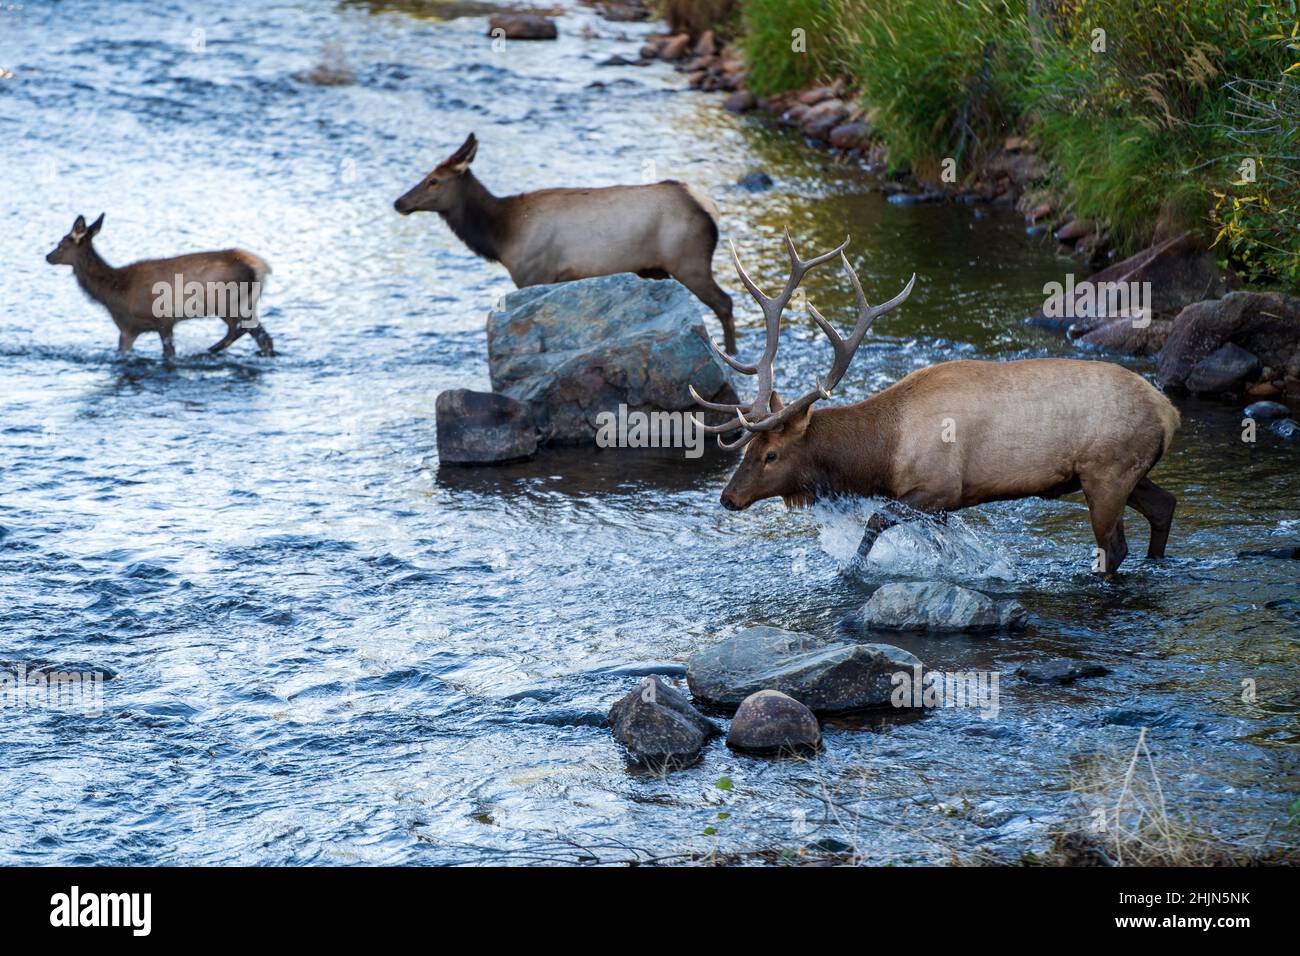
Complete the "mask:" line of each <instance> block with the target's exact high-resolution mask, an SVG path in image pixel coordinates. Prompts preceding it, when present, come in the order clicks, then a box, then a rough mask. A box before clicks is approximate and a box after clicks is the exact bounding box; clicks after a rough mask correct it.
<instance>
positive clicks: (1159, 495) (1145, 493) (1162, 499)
mask: <svg viewBox="0 0 1300 956" xmlns="http://www.w3.org/2000/svg"><path fill="white" fill-rule="evenodd" d="M1177 505H1178V499H1177V498H1175V497H1174V496H1173V495H1171V494H1170V493H1169V492H1167V491H1165V490H1164V489H1163V488H1161V487H1160V486H1159V485H1157V484H1156V483H1155V482H1154V481H1152V480H1151V479H1150V478H1143V479H1142V480H1141V481H1139V482H1138V483H1137V486H1136V487H1135V488H1134V489H1133V491H1132V493H1131V494H1130V495H1129V496H1128V506H1129V507H1130V508H1132V509H1133V510H1135V511H1137V512H1138V513H1139V514H1141V515H1142V517H1144V518H1146V519H1147V522H1148V523H1149V524H1150V525H1151V543H1150V544H1149V545H1147V557H1148V558H1163V557H1164V556H1165V543H1166V542H1167V541H1168V540H1169V528H1170V526H1171V525H1172V524H1173V523H1174V508H1175V507H1177Z"/></svg>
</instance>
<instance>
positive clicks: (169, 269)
mask: <svg viewBox="0 0 1300 956" xmlns="http://www.w3.org/2000/svg"><path fill="white" fill-rule="evenodd" d="M103 225H104V216H103V214H102V213H101V214H100V216H99V218H98V219H96V220H95V221H94V222H92V223H91V224H90V225H89V226H87V225H86V219H85V217H84V216H78V217H77V220H76V222H74V223H73V224H72V231H71V232H69V233H68V234H67V235H66V236H64V237H63V238H62V239H61V240H60V241H59V244H58V245H57V246H55V247H54V249H53V250H51V252H50V254H49V255H47V256H46V257H45V261H46V262H48V263H50V265H69V266H72V272H73V274H74V275H75V276H76V277H77V284H78V285H80V286H81V289H82V291H83V292H85V293H86V295H88V296H89V297H90V298H91V299H93V300H94V301H96V302H98V303H99V304H100V305H102V306H103V307H104V308H105V309H107V310H108V314H109V315H110V316H112V317H113V322H114V324H116V325H117V331H118V337H117V350H118V351H119V352H130V351H131V348H132V346H133V345H134V344H135V340H136V338H137V337H138V336H139V335H141V334H142V333H144V332H157V333H158V336H159V338H161V339H162V346H163V357H164V358H171V357H172V356H174V355H175V354H176V346H175V345H174V344H173V342H172V330H173V328H175V326H176V323H177V322H180V321H183V320H184V319H194V318H204V317H207V316H216V317H218V318H220V319H222V320H223V321H224V322H225V323H226V334H225V336H224V337H223V338H222V339H221V341H219V342H217V343H216V344H214V345H213V346H212V347H211V348H209V349H208V351H209V352H220V351H221V350H222V349H225V348H226V347H227V346H229V345H230V344H231V343H233V342H234V341H236V340H237V339H238V338H239V337H240V336H242V335H243V334H244V333H245V332H248V333H250V334H251V335H252V336H253V338H254V340H256V342H257V345H258V354H259V355H274V354H275V351H274V349H273V348H272V343H271V336H270V335H268V334H267V332H266V329H264V328H262V325H261V323H260V322H259V321H258V318H257V300H258V299H259V298H260V297H261V294H262V282H263V280H264V279H265V278H266V275H267V273H269V272H270V271H271V267H270V266H268V265H267V264H266V262H265V261H263V260H262V259H261V258H260V257H258V256H255V255H253V254H252V253H251V252H246V251H245V250H243V249H225V250H222V251H221V252H195V253H191V254H190V255H185V256H175V257H174V258H171V259H144V260H142V261H140V262H134V263H132V264H131V265H129V266H122V267H121V268H120V269H115V268H113V267H112V266H110V265H109V264H108V263H107V262H105V261H104V260H103V259H102V258H100V255H99V253H98V252H96V251H95V246H94V241H93V240H94V238H95V236H96V235H98V234H99V230H100V227H101V226H103Z"/></svg>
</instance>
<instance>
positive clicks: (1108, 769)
mask: <svg viewBox="0 0 1300 956" xmlns="http://www.w3.org/2000/svg"><path fill="white" fill-rule="evenodd" d="M1146 736H1147V731H1146V728H1145V727H1144V728H1142V730H1141V731H1140V732H1139V734H1138V739H1137V744H1136V745H1135V746H1134V747H1133V753H1132V754H1131V755H1127V757H1107V758H1103V759H1100V760H1097V761H1095V762H1094V763H1093V764H1092V765H1091V766H1089V767H1088V768H1087V769H1086V771H1085V772H1084V773H1083V774H1082V775H1081V776H1080V777H1079V778H1078V779H1077V780H1076V781H1075V784H1074V786H1073V787H1072V788H1071V790H1072V792H1073V793H1074V794H1075V795H1076V796H1077V797H1078V799H1079V803H1080V806H1081V809H1082V813H1081V815H1080V817H1079V818H1078V819H1077V820H1075V821H1074V822H1073V824H1072V825H1071V826H1070V827H1068V828H1067V829H1065V830H1063V831H1060V832H1058V833H1056V834H1054V845H1053V848H1052V850H1051V852H1050V853H1048V854H1047V856H1046V857H1045V858H1043V859H1042V860H1041V861H1035V862H1042V863H1046V864H1048V865H1054V866H1258V865H1286V864H1296V863H1300V852H1298V851H1297V848H1296V846H1295V843H1294V841H1293V840H1275V839H1273V833H1272V828H1271V827H1270V828H1269V831H1268V832H1266V833H1264V834H1263V835H1262V836H1261V837H1260V838H1258V839H1256V840H1254V841H1252V842H1250V843H1241V844H1236V843H1230V842H1228V841H1227V840H1226V839H1224V838H1223V837H1222V836H1220V835H1218V834H1216V833H1214V832H1212V831H1210V830H1208V829H1206V828H1204V827H1202V826H1201V825H1199V824H1198V822H1197V820H1196V818H1195V817H1194V816H1183V815H1181V814H1178V813H1176V812H1174V811H1172V810H1171V808H1170V806H1169V803H1168V801H1167V800H1166V797H1165V792H1164V788H1163V787H1162V786H1161V783H1160V775H1159V773H1157V771H1156V765H1155V761H1154V760H1153V759H1152V757H1151V750H1150V748H1149V747H1148V746H1147V742H1146Z"/></svg>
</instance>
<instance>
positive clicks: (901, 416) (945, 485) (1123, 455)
mask: <svg viewBox="0 0 1300 956" xmlns="http://www.w3.org/2000/svg"><path fill="white" fill-rule="evenodd" d="M785 241H786V247H787V249H788V251H789V253H790V262H791V272H790V278H789V279H788V280H787V282H786V284H785V288H784V289H782V290H781V292H780V294H779V295H777V296H775V297H769V296H766V295H764V294H763V293H762V292H761V291H760V290H759V289H758V287H757V286H756V285H755V284H754V282H753V281H752V280H751V279H750V278H749V276H748V275H747V274H746V273H745V270H744V268H743V267H742V266H741V264H740V259H739V257H737V256H736V252H735V248H734V246H733V248H732V257H733V258H734V259H735V264H736V273H737V274H738V275H739V276H740V281H741V282H742V283H743V284H744V286H745V288H746V289H748V290H749V293H750V294H751V295H752V296H753V297H754V298H755V299H756V300H757V301H758V304H759V305H760V306H761V308H762V310H763V316H764V318H765V319H766V322H767V345H766V347H765V348H764V350H763V354H762V357H761V358H760V359H759V360H758V362H757V364H755V365H746V364H744V363H742V362H739V361H736V360H735V359H732V358H730V357H729V356H727V355H724V354H722V353H721V352H720V351H719V350H718V347H717V345H716V344H714V345H713V349H714V351H715V352H717V353H718V355H719V356H720V357H721V358H722V359H723V361H725V362H727V363H728V364H729V365H730V366H731V367H732V368H734V369H736V370H737V371H739V372H743V373H745V374H748V375H755V376H757V379H758V393H757V395H756V397H755V398H754V401H753V402H751V403H750V404H749V405H747V406H746V405H719V404H716V403H713V402H706V401H703V400H702V399H701V398H700V396H699V395H698V394H696V393H695V390H694V389H691V395H692V397H693V398H694V399H695V400H696V402H698V403H699V404H701V405H703V406H704V407H705V408H709V409H713V410H715V411H723V412H727V413H729V414H731V415H733V416H734V418H733V419H732V420H731V421H729V422H727V423H726V424H723V425H717V426H710V427H708V428H706V429H705V431H707V432H709V433H712V434H716V435H718V443H719V444H720V445H722V446H723V447H724V448H741V447H744V446H748V447H747V448H746V451H745V457H744V459H743V460H742V461H741V463H740V466H739V467H738V468H737V469H736V472H735V474H734V475H732V477H731V480H730V481H729V482H728V483H727V487H726V489H725V490H724V491H723V492H722V504H723V505H724V506H726V507H727V508H729V509H731V510H735V511H739V510H742V509H744V508H748V507H749V506H750V505H752V504H753V503H754V502H755V501H759V500H761V499H763V498H772V497H776V496H780V497H781V498H783V499H784V500H785V503H786V506H787V507H799V506H806V505H809V504H811V503H812V502H813V501H815V500H816V499H817V498H818V497H819V496H821V495H862V496H864V497H871V496H877V495H878V496H882V497H885V498H887V499H890V500H891V501H894V502H900V503H902V504H904V505H906V506H908V507H909V508H912V509H916V510H918V511H921V512H929V513H932V514H938V515H943V514H945V513H946V512H949V511H956V510H958V509H959V508H968V507H970V506H971V505H978V504H982V503H984V502H986V501H1006V500H1012V499H1019V498H1030V497H1038V498H1057V497H1059V496H1061V495H1064V494H1068V493H1069V492H1072V491H1079V490H1080V489H1082V490H1083V493H1084V495H1085V496H1086V498H1087V501H1088V511H1089V513H1090V515H1091V518H1092V531H1093V535H1094V536H1095V537H1096V539H1097V546H1098V548H1097V560H1096V561H1095V562H1094V565H1093V569H1094V571H1096V572H1098V573H1102V574H1106V575H1107V576H1108V577H1110V576H1113V575H1114V574H1115V572H1116V571H1117V570H1118V569H1119V566H1120V563H1121V562H1122V561H1123V560H1124V557H1125V555H1127V554H1128V548H1127V546H1126V544H1125V541H1124V521H1123V513H1124V506H1125V505H1128V506H1129V507H1132V508H1134V509H1135V510H1137V511H1138V512H1139V513H1140V514H1141V515H1142V516H1143V517H1144V518H1146V519H1147V521H1148V522H1149V523H1150V525H1151V539H1150V545H1149V547H1148V549H1147V557H1149V558H1161V557H1164V553H1165V542H1166V540H1167V539H1168V537H1169V527H1170V523H1171V521H1172V519H1173V513H1174V505H1175V503H1176V501H1175V498H1174V496H1173V495H1171V494H1170V493H1169V492H1167V491H1165V490H1164V489H1163V488H1160V487H1159V486H1157V485H1156V484H1155V483H1154V482H1152V481H1151V479H1150V478H1148V477H1147V472H1149V471H1150V470H1151V469H1152V467H1153V466H1154V465H1155V464H1156V462H1158V461H1159V460H1160V458H1161V456H1162V455H1164V453H1165V452H1166V451H1168V449H1169V445H1170V442H1172V441H1173V437H1174V432H1175V431H1176V430H1177V428H1178V425H1179V418H1178V412H1177V410H1176V409H1175V408H1174V407H1173V405H1172V404H1170V402H1169V400H1168V399H1167V398H1165V397H1164V396H1163V395H1162V394H1160V393H1159V392H1158V391H1156V390H1155V389H1154V388H1153V387H1152V386H1151V385H1150V384H1148V383H1147V382H1146V381H1145V380H1144V379H1142V378H1141V377H1140V376H1138V375H1135V374H1134V373H1132V372H1130V371H1128V370H1127V369H1124V368H1121V367H1120V366H1118V365H1113V364H1111V363H1109V362H1088V361H1077V360H1073V359H1025V360H1021V361H1014V362H976V361H958V362H944V363H943V364H941V365H933V366H930V367H929V368H923V369H918V370H917V371H915V372H912V373H911V374H910V375H908V376H906V377H905V378H903V379H902V380H901V381H899V382H897V383H896V384H894V385H892V386H890V387H889V388H887V389H885V390H884V391H883V392H880V393H878V394H876V395H873V396H871V397H870V398H868V399H866V400H865V401H862V402H857V403H856V404H853V405H840V406H834V407H826V408H814V407H813V405H814V404H815V403H816V402H817V401H819V400H821V399H826V398H830V396H831V390H832V389H834V388H835V386H836V385H837V384H839V381H840V379H841V378H842V377H843V376H844V373H845V371H846V370H847V369H848V367H849V362H850V361H851V360H852V358H853V354H854V352H855V351H856V350H857V348H858V346H859V345H861V344H862V338H863V336H865V335H866V333H867V329H869V328H870V327H871V323H872V322H873V321H875V319H876V317H877V316H879V315H882V314H883V313H885V312H888V311H890V310H891V309H893V308H895V307H896V306H898V305H899V304H900V303H901V302H903V300H905V299H906V298H907V297H908V295H909V294H910V293H911V291H912V286H913V283H915V281H916V276H912V279H911V280H910V281H909V282H908V283H907V286H906V288H904V289H903V291H902V292H900V293H899V294H898V295H897V296H895V297H894V298H892V299H890V300H889V301H888V302H886V303H884V304H883V305H877V306H871V305H868V303H867V300H866V297H865V296H864V295H863V292H862V286H861V284H860V283H859V282H858V277H857V275H856V274H855V273H854V271H853V268H852V267H851V266H850V265H849V261H848V259H847V257H845V255H844V248H845V246H847V245H848V240H847V239H846V240H845V241H844V245H841V246H840V247H839V248H838V249H834V250H832V251H831V252H828V253H826V254H825V255H822V256H817V257H816V258H813V259H800V258H799V256H798V254H797V253H796V252H795V248H794V244H793V243H792V242H791V241H790V236H789V234H788V233H787V234H786V237H785ZM835 256H839V258H840V261H841V262H842V263H843V266H844V268H845V269H846V270H847V271H848V274H849V279H850V281H851V282H852V284H853V290H854V292H855V293H856V294H857V301H858V317H857V323H856V325H855V326H854V328H853V332H852V334H850V335H849V337H848V338H847V339H844V338H841V337H840V335H839V333H838V332H837V331H836V330H835V329H834V327H832V326H831V324H830V323H829V322H827V321H826V319H825V318H823V317H822V315H821V314H820V313H819V312H818V311H817V310H816V309H814V308H812V306H809V312H810V313H811V314H812V317H813V320H814V321H815V322H816V323H817V325H818V326H820V327H821V329H822V331H823V332H825V333H826V335H827V337H828V338H829V339H830V341H831V347H832V349H833V350H834V359H833V361H832V363H831V368H830V373H829V374H828V375H827V377H826V379H825V380H824V381H818V382H817V383H816V384H815V385H814V387H813V388H812V389H811V390H810V391H808V392H807V393H806V394H804V395H801V396H800V397H799V398H798V399H796V400H794V401H792V402H790V403H789V404H782V402H781V400H780V398H779V397H778V395H777V393H776V391H775V390H774V388H773V372H772V365H773V361H774V359H775V358H776V350H777V346H778V344H779V341H780V334H781V329H780V324H781V313H782V310H783V309H785V307H786V305H787V304H788V303H789V301H790V297H791V296H792V295H793V294H794V291H795V289H796V288H797V287H798V285H799V283H800V281H801V280H802V279H803V277H804V275H805V274H806V273H807V272H808V270H809V269H811V268H813V267H814V266H817V265H819V264H821V263H823V262H826V261H827V260H829V259H831V258H834V257H835ZM736 430H743V434H742V435H741V436H740V437H739V438H737V439H736V440H734V441H732V442H730V443H729V444H727V443H724V442H723V439H722V435H723V434H726V433H729V432H734V431H736ZM897 520H899V519H898V518H896V517H893V516H890V515H881V514H879V513H878V514H877V515H873V517H872V519H871V520H870V521H869V522H868V527H867V532H866V535H864V537H863V542H862V546H861V548H860V549H859V553H860V554H863V555H865V554H866V553H867V552H868V551H869V550H870V548H871V545H872V544H873V543H874V542H875V540H876V537H877V536H878V535H879V534H880V532H881V531H883V530H884V529H885V528H887V527H889V526H890V525H892V524H895V523H896V521H897Z"/></svg>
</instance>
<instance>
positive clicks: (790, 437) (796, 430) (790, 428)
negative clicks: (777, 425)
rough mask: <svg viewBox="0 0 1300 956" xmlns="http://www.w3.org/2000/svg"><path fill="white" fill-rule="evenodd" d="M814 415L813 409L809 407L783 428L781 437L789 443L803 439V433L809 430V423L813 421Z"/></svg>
mask: <svg viewBox="0 0 1300 956" xmlns="http://www.w3.org/2000/svg"><path fill="white" fill-rule="evenodd" d="M812 413H813V407H812V406H811V405H809V406H808V407H807V408H805V409H804V410H803V411H801V412H800V413H799V414H797V415H795V416H794V417H793V418H791V419H790V420H789V421H788V422H786V423H785V424H784V425H782V426H781V435H782V436H783V437H784V438H785V439H786V440H787V441H798V440H799V439H800V438H802V437H803V433H804V432H806V431H807V430H808V423H809V422H810V421H812Z"/></svg>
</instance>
